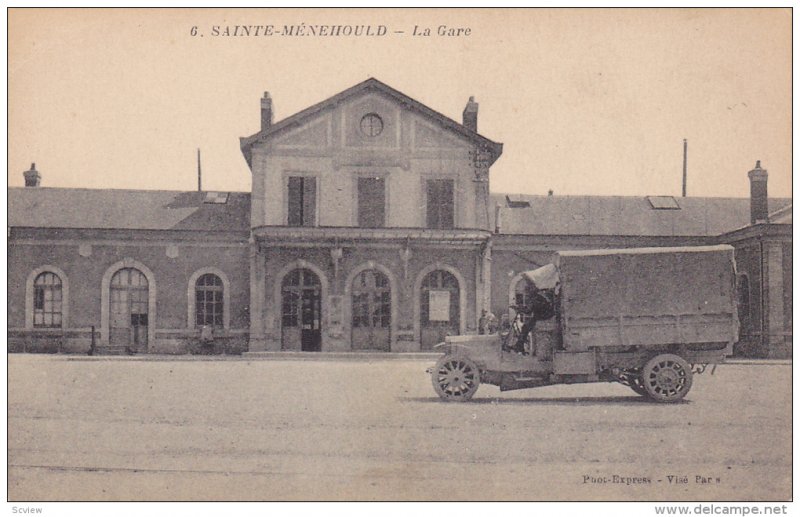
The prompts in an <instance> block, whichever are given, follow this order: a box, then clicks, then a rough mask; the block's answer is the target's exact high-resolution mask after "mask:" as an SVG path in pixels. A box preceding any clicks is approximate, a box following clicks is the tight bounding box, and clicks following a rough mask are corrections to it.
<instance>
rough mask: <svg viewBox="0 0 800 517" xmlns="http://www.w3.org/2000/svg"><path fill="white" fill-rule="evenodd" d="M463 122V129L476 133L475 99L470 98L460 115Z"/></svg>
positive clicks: (476, 111) (476, 110)
mask: <svg viewBox="0 0 800 517" xmlns="http://www.w3.org/2000/svg"><path fill="white" fill-rule="evenodd" d="M462 116H463V120H464V127H466V128H467V129H471V130H472V131H475V132H476V133H477V132H478V103H477V102H475V97H472V96H470V98H469V101H467V105H466V107H465V108H464V113H463V114H462Z"/></svg>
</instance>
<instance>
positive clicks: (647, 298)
mask: <svg viewBox="0 0 800 517" xmlns="http://www.w3.org/2000/svg"><path fill="white" fill-rule="evenodd" d="M555 265H556V266H557V268H558V270H559V276H560V281H561V307H560V310H561V325H562V331H563V334H562V337H563V346H564V348H565V349H566V350H573V351H580V350H587V349H589V348H593V347H597V348H603V347H617V346H634V345H637V346H647V345H667V344H685V345H688V346H691V345H701V344H702V345H706V346H707V345H708V344H712V343H715V344H719V347H720V348H722V347H723V346H724V345H725V344H727V343H733V342H734V341H736V339H737V337H738V328H739V322H738V318H737V308H736V287H735V285H736V269H735V262H734V256H733V248H732V247H731V246H727V245H721V246H697V247H678V248H635V249H620V250H594V251H592V250H581V251H562V252H558V253H557V254H556V259H555Z"/></svg>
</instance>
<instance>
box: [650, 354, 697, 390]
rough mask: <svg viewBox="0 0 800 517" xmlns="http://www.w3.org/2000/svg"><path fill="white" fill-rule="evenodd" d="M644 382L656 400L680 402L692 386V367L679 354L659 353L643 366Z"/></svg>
mask: <svg viewBox="0 0 800 517" xmlns="http://www.w3.org/2000/svg"><path fill="white" fill-rule="evenodd" d="M642 382H643V384H644V389H645V390H646V391H647V394H648V395H649V396H650V398H652V399H653V400H655V401H656V402H678V401H679V400H681V399H682V398H683V397H685V396H686V394H687V393H689V390H690V389H691V387H692V368H691V366H689V363H687V362H686V361H685V360H684V359H683V358H682V357H679V356H677V355H674V354H661V355H657V356H655V357H654V358H652V359H650V360H649V361H647V363H646V364H645V365H644V368H642Z"/></svg>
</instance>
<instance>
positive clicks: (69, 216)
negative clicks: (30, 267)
mask: <svg viewBox="0 0 800 517" xmlns="http://www.w3.org/2000/svg"><path fill="white" fill-rule="evenodd" d="M207 194H208V193H207V192H176V191H166V190H100V189H71V188H47V187H26V188H9V189H8V225H9V226H11V227H32V228H95V229H126V230H205V231H249V230H250V194H248V193H245V192H231V193H229V195H228V196H227V202H226V203H219V202H217V203H206V202H205V199H206V195H207Z"/></svg>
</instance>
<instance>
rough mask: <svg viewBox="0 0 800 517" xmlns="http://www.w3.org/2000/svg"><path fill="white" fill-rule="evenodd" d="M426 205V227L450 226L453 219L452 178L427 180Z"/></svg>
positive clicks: (441, 227)
mask: <svg viewBox="0 0 800 517" xmlns="http://www.w3.org/2000/svg"><path fill="white" fill-rule="evenodd" d="M426 205H427V209H428V214H427V216H428V217H427V223H428V224H427V226H428V228H440V229H447V228H452V227H453V219H454V217H453V216H454V205H453V180H451V179H431V180H428V181H427V203H426Z"/></svg>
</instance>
